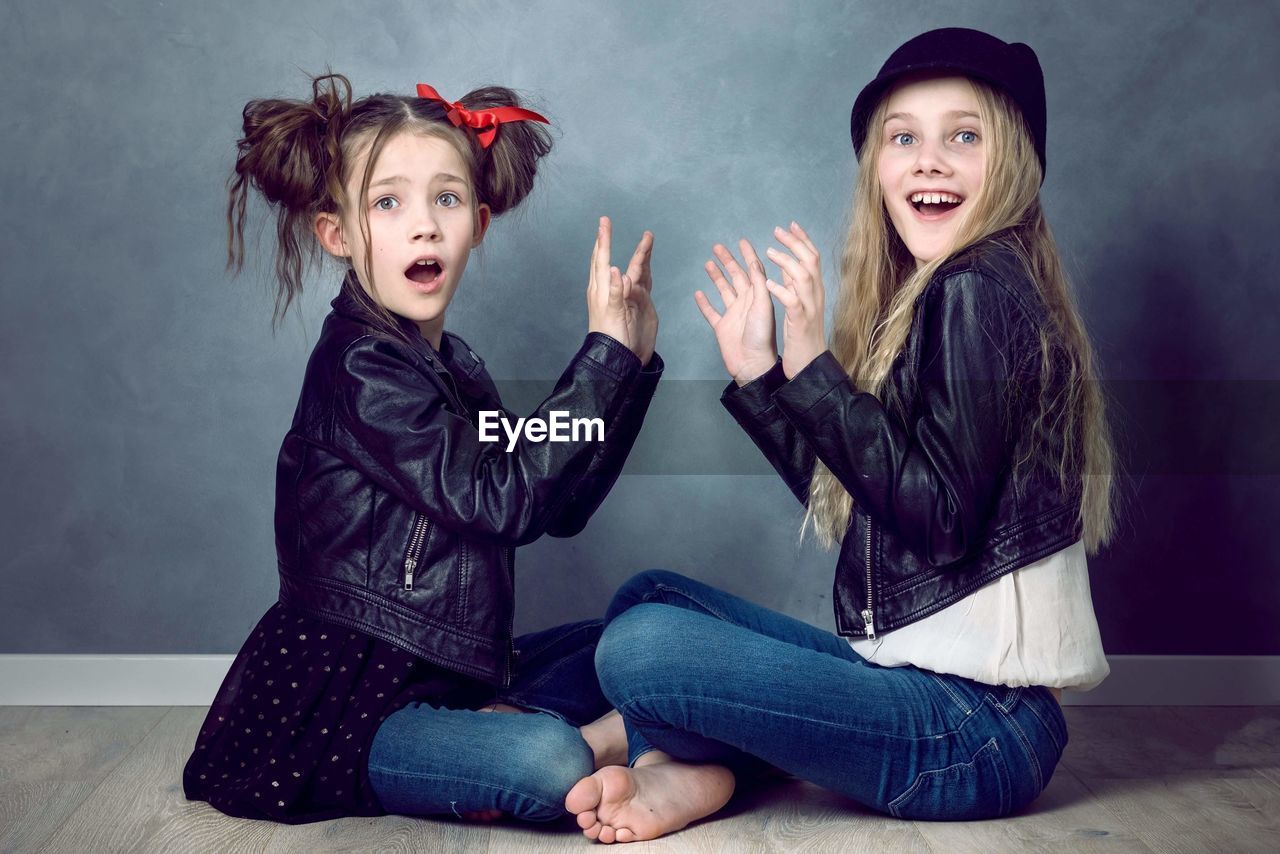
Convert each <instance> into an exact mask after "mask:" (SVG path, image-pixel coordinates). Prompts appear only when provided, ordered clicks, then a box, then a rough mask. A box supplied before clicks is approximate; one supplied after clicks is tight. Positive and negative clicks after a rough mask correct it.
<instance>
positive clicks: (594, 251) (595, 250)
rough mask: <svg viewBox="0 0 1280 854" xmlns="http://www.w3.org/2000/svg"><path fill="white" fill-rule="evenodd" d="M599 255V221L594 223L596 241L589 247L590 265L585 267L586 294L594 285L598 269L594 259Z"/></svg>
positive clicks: (589, 293)
mask: <svg viewBox="0 0 1280 854" xmlns="http://www.w3.org/2000/svg"><path fill="white" fill-rule="evenodd" d="M599 257H600V223H598V222H597V223H596V242H595V243H594V244H593V245H592V247H591V266H590V267H588V268H587V295H588V296H590V295H591V291H592V289H593V288H595V286H596V279H597V276H599V270H597V269H596V259H597V258H599Z"/></svg>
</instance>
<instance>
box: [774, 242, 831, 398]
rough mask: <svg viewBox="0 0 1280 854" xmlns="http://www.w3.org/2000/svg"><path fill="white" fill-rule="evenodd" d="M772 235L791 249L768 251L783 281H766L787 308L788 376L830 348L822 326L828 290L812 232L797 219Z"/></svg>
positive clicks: (784, 336) (785, 359)
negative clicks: (823, 286)
mask: <svg viewBox="0 0 1280 854" xmlns="http://www.w3.org/2000/svg"><path fill="white" fill-rule="evenodd" d="M773 235H774V237H776V238H777V239H778V242H779V243H781V244H782V245H783V246H785V247H786V248H787V249H789V250H790V253H787V252H783V251H780V250H778V249H774V248H773V247H769V248H768V249H766V250H765V254H766V255H768V256H769V260H770V261H772V262H773V263H774V264H777V265H778V267H779V268H780V269H781V270H782V284H781V285H779V284H777V283H776V282H772V281H769V282H766V283H765V286H766V287H767V288H768V289H769V293H771V294H773V297H774V299H776V300H777V301H778V302H779V303H781V304H782V307H783V308H784V309H785V310H786V317H785V319H784V320H783V324H782V341H783V345H782V370H783V372H784V373H785V374H786V375H787V379H790V378H791V377H794V376H795V375H796V374H798V373H800V371H802V370H804V369H805V367H806V366H808V364H809V363H810V362H812V361H813V360H814V359H816V358H817V357H818V356H819V355H821V354H822V353H823V351H825V350H826V349H827V338H826V335H825V334H824V332H823V330H822V323H823V320H822V313H823V306H824V304H825V294H824V292H823V288H822V257H821V256H820V255H819V253H818V248H817V247H816V246H814V245H813V241H812V240H810V239H809V235H807V234H805V232H804V229H803V228H801V227H800V226H799V225H798V224H797V223H795V222H792V223H791V228H790V229H783V228H775V229H774V230H773Z"/></svg>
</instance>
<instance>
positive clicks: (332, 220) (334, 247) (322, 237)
mask: <svg viewBox="0 0 1280 854" xmlns="http://www.w3.org/2000/svg"><path fill="white" fill-rule="evenodd" d="M315 229H316V239H317V240H319V241H320V246H321V247H322V248H323V249H324V251H325V252H328V253H329V254H330V255H332V256H333V257H335V258H350V257H351V250H350V249H348V248H347V241H346V239H345V238H344V237H343V236H342V220H341V218H340V217H339V216H338V215H337V214H336V213H328V212H325V211H321V212H320V213H318V214H316V221H315Z"/></svg>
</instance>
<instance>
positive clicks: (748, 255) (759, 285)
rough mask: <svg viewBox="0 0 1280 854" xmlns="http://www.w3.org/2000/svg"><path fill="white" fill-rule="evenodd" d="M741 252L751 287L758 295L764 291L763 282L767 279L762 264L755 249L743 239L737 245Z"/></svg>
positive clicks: (749, 242)
mask: <svg viewBox="0 0 1280 854" xmlns="http://www.w3.org/2000/svg"><path fill="white" fill-rule="evenodd" d="M738 247H739V248H740V249H741V250H742V260H743V261H745V262H746V264H747V272H748V275H749V276H750V278H751V286H752V288H753V289H754V290H755V291H756V292H757V293H758V292H759V291H762V290H764V281H765V279H766V278H768V277H767V276H766V275H765V272H764V262H763V261H761V260H760V256H759V255H757V254H756V248H755V247H754V246H752V245H751V241H749V240H747V239H746V238H745V237H744V238H743V239H742V240H741V241H740V242H739V243H738Z"/></svg>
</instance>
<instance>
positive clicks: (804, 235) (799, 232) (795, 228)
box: [791, 219, 821, 257]
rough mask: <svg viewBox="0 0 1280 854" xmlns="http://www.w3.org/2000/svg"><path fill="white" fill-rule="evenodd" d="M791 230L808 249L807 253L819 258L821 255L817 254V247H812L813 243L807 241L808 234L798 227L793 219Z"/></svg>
mask: <svg viewBox="0 0 1280 854" xmlns="http://www.w3.org/2000/svg"><path fill="white" fill-rule="evenodd" d="M791 230H792V231H794V232H795V233H796V234H797V235H799V237H800V239H801V240H803V241H804V243H805V245H806V246H808V247H809V251H810V252H812V253H813V254H814V256H815V257H820V256H821V253H820V252H818V247H817V246H814V245H813V241H812V240H810V239H809V235H808V233H806V232H805V230H804V229H803V228H801V227H800V223H798V222H796V221H795V220H794V219H793V220H791Z"/></svg>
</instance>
